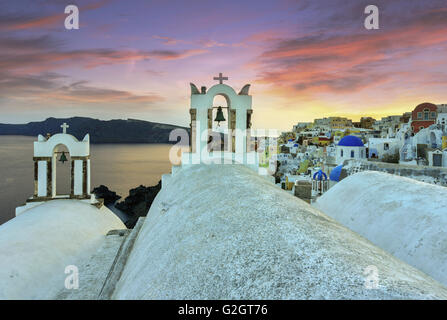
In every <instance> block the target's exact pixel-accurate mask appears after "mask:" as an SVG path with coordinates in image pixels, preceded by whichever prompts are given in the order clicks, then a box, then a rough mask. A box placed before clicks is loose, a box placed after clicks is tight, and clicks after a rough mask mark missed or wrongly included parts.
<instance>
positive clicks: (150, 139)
mask: <svg viewBox="0 0 447 320" xmlns="http://www.w3.org/2000/svg"><path fill="white" fill-rule="evenodd" d="M64 122H66V123H67V124H68V125H69V126H70V127H69V128H68V131H67V132H68V133H70V134H72V135H74V136H75V137H76V138H78V139H82V138H83V137H84V136H85V135H86V134H87V133H89V134H90V142H91V143H172V142H170V141H169V133H170V132H171V131H172V130H174V129H176V128H183V127H178V126H174V125H169V124H163V123H156V122H149V121H142V120H134V119H128V120H108V121H103V120H98V119H92V118H84V117H74V118H66V119H60V118H59V119H56V118H48V119H46V120H44V121H40V122H30V123H27V124H0V135H23V136H37V135H39V134H42V135H46V134H47V133H51V134H55V133H60V132H61V130H62V129H61V127H60V126H61V124H62V123H64ZM183 129H187V128H183ZM187 130H189V129H187Z"/></svg>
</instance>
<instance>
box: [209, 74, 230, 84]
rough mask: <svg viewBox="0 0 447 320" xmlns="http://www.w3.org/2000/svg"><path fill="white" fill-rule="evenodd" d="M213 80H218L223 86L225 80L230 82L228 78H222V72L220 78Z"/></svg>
mask: <svg viewBox="0 0 447 320" xmlns="http://www.w3.org/2000/svg"><path fill="white" fill-rule="evenodd" d="M213 80H218V81H219V83H220V84H223V80H228V77H224V76H222V72H220V73H219V76H218V77H214V78H213Z"/></svg>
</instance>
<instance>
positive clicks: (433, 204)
mask: <svg viewBox="0 0 447 320" xmlns="http://www.w3.org/2000/svg"><path fill="white" fill-rule="evenodd" d="M315 207H316V208H318V209H320V210H321V211H323V212H324V213H326V214H327V215H329V216H331V217H332V218H334V219H335V220H337V221H338V222H340V223H341V224H343V225H345V226H346V227H348V228H350V229H351V230H353V231H355V232H358V233H359V234H360V235H362V236H364V237H365V238H367V239H369V240H370V241H371V242H373V243H374V244H376V245H378V246H379V247H381V248H383V249H385V250H386V251H388V252H390V253H391V254H393V255H394V256H396V257H397V258H399V259H402V260H403V261H405V262H407V263H409V264H411V265H413V266H414V267H416V268H418V269H420V270H422V271H424V272H425V273H427V274H428V275H430V276H432V277H433V278H434V279H436V280H438V281H440V282H441V283H443V284H444V285H447V243H446V242H445V241H443V240H442V239H445V236H446V231H445V230H446V228H447V215H446V214H445V213H446V209H445V208H447V189H446V188H445V187H441V186H435V185H431V184H427V183H424V182H419V181H416V180H413V179H409V178H404V177H399V176H396V175H391V174H387V173H381V172H372V171H365V172H360V173H356V174H353V175H351V176H349V177H347V178H345V179H343V180H342V181H341V182H339V183H337V184H336V185H335V186H333V187H332V188H330V189H329V191H328V192H326V193H325V194H324V195H322V196H321V197H320V198H319V199H318V201H317V202H316V204H315Z"/></svg>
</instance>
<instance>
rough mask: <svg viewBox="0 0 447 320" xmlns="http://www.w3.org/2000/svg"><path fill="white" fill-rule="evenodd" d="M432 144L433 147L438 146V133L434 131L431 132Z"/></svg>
mask: <svg viewBox="0 0 447 320" xmlns="http://www.w3.org/2000/svg"><path fill="white" fill-rule="evenodd" d="M430 144H431V147H432V148H434V149H436V148H437V147H438V145H437V143H436V134H435V133H434V132H431V133H430Z"/></svg>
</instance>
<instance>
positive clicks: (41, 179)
mask: <svg viewBox="0 0 447 320" xmlns="http://www.w3.org/2000/svg"><path fill="white" fill-rule="evenodd" d="M37 168H38V174H37V179H38V180H37V181H38V183H37V196H38V197H46V196H47V162H46V161H39V162H38V164H37Z"/></svg>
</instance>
